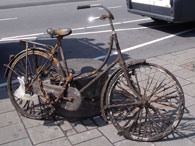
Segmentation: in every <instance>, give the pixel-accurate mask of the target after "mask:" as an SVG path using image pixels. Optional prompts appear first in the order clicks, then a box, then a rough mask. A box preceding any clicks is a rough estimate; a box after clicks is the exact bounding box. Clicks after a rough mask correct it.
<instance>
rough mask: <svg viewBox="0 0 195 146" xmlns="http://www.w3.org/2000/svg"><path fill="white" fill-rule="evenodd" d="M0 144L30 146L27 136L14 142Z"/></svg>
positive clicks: (4, 145) (5, 145)
mask: <svg viewBox="0 0 195 146" xmlns="http://www.w3.org/2000/svg"><path fill="white" fill-rule="evenodd" d="M1 146H32V144H31V142H30V140H29V138H24V139H20V140H17V141H14V142H10V143H6V144H3V145H1Z"/></svg>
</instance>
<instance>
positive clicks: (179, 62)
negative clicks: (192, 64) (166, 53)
mask: <svg viewBox="0 0 195 146" xmlns="http://www.w3.org/2000/svg"><path fill="white" fill-rule="evenodd" d="M167 62H168V63H169V64H170V63H172V64H175V65H183V64H186V63H188V62H189V60H188V59H184V58H181V57H177V58H174V59H171V60H168V61H167Z"/></svg>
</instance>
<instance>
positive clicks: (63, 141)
mask: <svg viewBox="0 0 195 146" xmlns="http://www.w3.org/2000/svg"><path fill="white" fill-rule="evenodd" d="M36 146H71V144H70V142H69V141H68V140H67V138H65V137H64V138H59V139H55V140H52V141H48V142H45V143H41V144H38V145H36Z"/></svg>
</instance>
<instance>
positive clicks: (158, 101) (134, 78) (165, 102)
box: [104, 63, 184, 141]
mask: <svg viewBox="0 0 195 146" xmlns="http://www.w3.org/2000/svg"><path fill="white" fill-rule="evenodd" d="M127 70H128V74H129V79H130V82H131V84H132V86H133V88H134V89H135V91H136V92H137V93H138V94H139V95H140V97H137V96H136V95H135V94H134V93H133V92H132V90H131V88H129V86H128V84H127V80H126V78H125V76H124V72H123V71H122V70H120V71H119V72H118V73H117V74H115V75H114V76H113V78H112V79H111V81H110V83H109V85H108V88H107V91H106V99H105V106H104V110H105V112H106V114H107V115H108V117H109V119H110V120H111V121H112V123H113V125H114V126H115V127H116V129H117V130H118V131H119V132H120V133H121V134H122V135H124V136H125V137H126V138H129V139H132V140H136V141H156V140H159V139H162V138H164V137H165V136H167V135H168V134H170V133H171V132H172V131H173V130H174V129H175V128H176V127H177V126H178V124H179V122H180V121H181V119H182V116H183V113H184V94H183V91H182V88H181V86H180V84H179V82H178V81H177V79H176V78H175V77H174V76H173V74H171V73H170V72H169V71H168V70H166V69H164V68H162V67H160V66H158V65H154V64H149V63H144V64H137V65H132V66H129V67H127Z"/></svg>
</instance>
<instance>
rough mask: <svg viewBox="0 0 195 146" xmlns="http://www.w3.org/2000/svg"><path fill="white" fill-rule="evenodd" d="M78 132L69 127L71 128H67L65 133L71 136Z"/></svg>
mask: <svg viewBox="0 0 195 146" xmlns="http://www.w3.org/2000/svg"><path fill="white" fill-rule="evenodd" d="M76 133H77V132H76V131H75V130H74V129H73V128H72V129H69V130H66V131H64V134H65V135H66V136H71V135H75V134H76Z"/></svg>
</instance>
